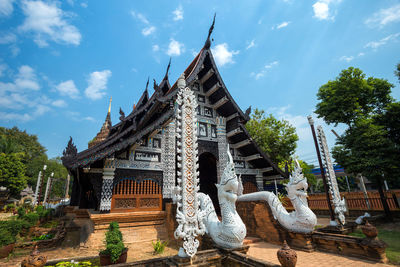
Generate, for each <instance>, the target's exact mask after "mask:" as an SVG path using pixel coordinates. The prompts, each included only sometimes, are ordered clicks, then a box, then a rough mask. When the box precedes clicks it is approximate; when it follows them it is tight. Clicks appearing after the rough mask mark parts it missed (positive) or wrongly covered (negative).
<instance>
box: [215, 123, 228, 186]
mask: <svg viewBox="0 0 400 267" xmlns="http://www.w3.org/2000/svg"><path fill="white" fill-rule="evenodd" d="M215 120H216V122H217V140H218V158H219V159H218V169H217V175H218V178H219V177H221V174H222V173H223V171H224V170H225V167H226V166H227V163H228V157H227V155H226V153H225V151H227V150H229V149H228V142H227V140H226V119H225V118H224V117H216V119H215ZM218 181H219V180H218Z"/></svg>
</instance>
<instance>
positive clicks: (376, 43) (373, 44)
mask: <svg viewBox="0 0 400 267" xmlns="http://www.w3.org/2000/svg"><path fill="white" fill-rule="evenodd" d="M399 36H400V32H398V33H394V34H391V35H388V36H386V37H385V38H382V39H380V40H378V41H372V42H369V43H367V44H366V45H365V46H364V47H365V48H372V49H377V48H379V47H380V46H382V45H385V44H387V43H388V42H392V41H396V40H397V37H399Z"/></svg>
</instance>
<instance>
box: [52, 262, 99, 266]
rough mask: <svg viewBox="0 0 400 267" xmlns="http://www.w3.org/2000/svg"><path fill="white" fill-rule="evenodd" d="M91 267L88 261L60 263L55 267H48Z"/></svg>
mask: <svg viewBox="0 0 400 267" xmlns="http://www.w3.org/2000/svg"><path fill="white" fill-rule="evenodd" d="M91 266H93V265H92V263H91V262H90V261H82V262H74V261H62V262H59V263H57V264H56V265H55V266H54V265H51V266H49V267H91Z"/></svg>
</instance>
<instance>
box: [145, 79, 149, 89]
mask: <svg viewBox="0 0 400 267" xmlns="http://www.w3.org/2000/svg"><path fill="white" fill-rule="evenodd" d="M149 80H150V76H149V77H147V83H146V89H145V90H146V91H147V87H149Z"/></svg>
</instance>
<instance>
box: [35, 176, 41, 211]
mask: <svg viewBox="0 0 400 267" xmlns="http://www.w3.org/2000/svg"><path fill="white" fill-rule="evenodd" d="M41 179H42V171H39V174H38V178H37V182H36V190H35V199H34V200H33V205H38V204H39V199H38V198H39V196H38V194H39V187H40V181H41Z"/></svg>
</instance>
